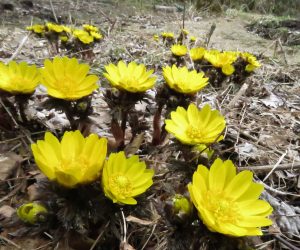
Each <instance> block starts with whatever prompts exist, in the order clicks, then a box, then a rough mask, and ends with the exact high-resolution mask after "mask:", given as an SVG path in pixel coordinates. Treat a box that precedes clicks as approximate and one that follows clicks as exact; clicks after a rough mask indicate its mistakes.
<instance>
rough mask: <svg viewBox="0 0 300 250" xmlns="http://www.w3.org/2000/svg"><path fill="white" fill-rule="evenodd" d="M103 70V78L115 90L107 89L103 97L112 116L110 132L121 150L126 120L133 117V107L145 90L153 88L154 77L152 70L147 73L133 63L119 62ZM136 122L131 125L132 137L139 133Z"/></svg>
mask: <svg viewBox="0 0 300 250" xmlns="http://www.w3.org/2000/svg"><path fill="white" fill-rule="evenodd" d="M105 69H106V73H104V76H105V77H106V78H107V79H108V81H109V83H110V84H111V85H112V86H113V87H114V88H116V89H117V90H110V89H108V90H107V91H106V95H105V97H106V102H107V103H108V105H109V107H110V109H111V110H112V114H113V117H112V132H113V134H114V136H115V139H116V143H117V147H120V148H122V147H123V146H124V140H125V138H124V137H125V129H126V123H127V121H128V120H132V119H129V118H132V117H133V116H135V114H134V105H135V104H136V102H137V101H140V100H142V99H143V98H144V97H145V91H146V90H148V89H150V88H152V87H153V86H154V84H155V81H156V77H155V76H152V73H153V70H149V71H147V69H146V67H145V65H143V64H136V63H135V62H130V63H129V64H128V65H127V64H126V63H125V62H123V61H119V62H118V64H117V65H114V64H109V65H107V66H105ZM135 117H136V116H135ZM120 118H121V119H120ZM134 119H136V118H134ZM118 120H121V121H120V122H119V121H118ZM137 122H138V121H136V123H135V124H131V128H132V134H133V136H134V135H136V134H137V133H139V132H140V131H139V130H140V129H139V125H138V124H137Z"/></svg>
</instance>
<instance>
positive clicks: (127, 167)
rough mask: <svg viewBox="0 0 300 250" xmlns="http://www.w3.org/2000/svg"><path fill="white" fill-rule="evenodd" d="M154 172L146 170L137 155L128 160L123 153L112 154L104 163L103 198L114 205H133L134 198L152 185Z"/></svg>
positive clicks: (134, 202) (135, 202)
mask: <svg viewBox="0 0 300 250" xmlns="http://www.w3.org/2000/svg"><path fill="white" fill-rule="evenodd" d="M153 175H154V171H153V170H152V169H146V164H145V162H143V161H139V157H138V156H137V155H133V156H131V157H129V158H128V159H127V158H126V156H125V153H124V152H123V151H121V152H119V153H112V154H110V155H109V158H108V160H107V161H106V162H105V165H104V168H103V174H102V187H103V190H104V193H105V196H106V197H108V198H109V199H111V200H112V201H113V202H114V203H115V202H118V203H121V204H128V205H135V204H137V201H136V200H135V199H134V197H135V196H137V195H139V194H142V193H144V192H145V191H146V190H147V189H148V188H149V187H150V186H151V185H152V184H153V181H152V177H153Z"/></svg>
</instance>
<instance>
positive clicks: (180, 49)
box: [171, 44, 188, 56]
mask: <svg viewBox="0 0 300 250" xmlns="http://www.w3.org/2000/svg"><path fill="white" fill-rule="evenodd" d="M171 51H172V54H173V55H174V56H185V55H186V54H187V52H188V50H187V47H186V46H185V45H182V44H174V45H172V47H171Z"/></svg>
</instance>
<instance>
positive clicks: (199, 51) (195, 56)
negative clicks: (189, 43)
mask: <svg viewBox="0 0 300 250" xmlns="http://www.w3.org/2000/svg"><path fill="white" fill-rule="evenodd" d="M205 51H206V49H205V48H202V47H197V48H192V49H191V50H190V56H191V58H192V60H193V61H199V60H201V59H202V58H203V57H204V54H205Z"/></svg>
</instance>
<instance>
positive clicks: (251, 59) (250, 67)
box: [241, 52, 261, 73]
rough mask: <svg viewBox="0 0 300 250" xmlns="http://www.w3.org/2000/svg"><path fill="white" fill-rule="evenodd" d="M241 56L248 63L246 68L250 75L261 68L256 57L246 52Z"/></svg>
mask: <svg viewBox="0 0 300 250" xmlns="http://www.w3.org/2000/svg"><path fill="white" fill-rule="evenodd" d="M241 56H242V58H243V59H244V60H245V61H246V62H247V63H248V64H247V65H246V68H245V70H246V71H247V72H249V73H250V72H252V71H254V70H255V69H257V68H259V67H260V66H261V65H260V63H259V62H258V61H257V58H256V57H255V56H254V55H252V54H250V53H247V52H244V53H241Z"/></svg>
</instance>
